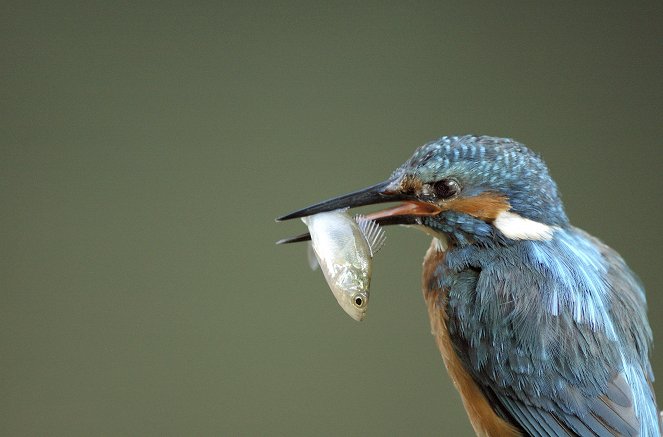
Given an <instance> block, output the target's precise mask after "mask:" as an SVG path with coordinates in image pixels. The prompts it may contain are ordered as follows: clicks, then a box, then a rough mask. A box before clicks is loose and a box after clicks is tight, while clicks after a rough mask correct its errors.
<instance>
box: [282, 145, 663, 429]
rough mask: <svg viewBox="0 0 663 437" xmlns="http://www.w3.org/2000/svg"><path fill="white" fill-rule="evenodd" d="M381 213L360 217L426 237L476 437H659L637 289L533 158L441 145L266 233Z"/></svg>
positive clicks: (440, 319)
mask: <svg viewBox="0 0 663 437" xmlns="http://www.w3.org/2000/svg"><path fill="white" fill-rule="evenodd" d="M388 202H398V204H397V205H396V206H393V207H391V208H387V209H384V210H381V211H378V212H375V213H372V214H369V215H368V216H367V217H368V218H370V219H373V220H376V221H377V222H378V223H379V224H381V225H395V224H399V225H406V226H409V227H413V228H417V229H420V230H422V231H424V232H426V233H427V234H429V235H431V236H432V237H433V239H432V242H431V245H430V247H429V248H428V251H427V252H426V255H425V258H424V263H423V280H422V288H423V295H424V300H425V302H426V305H427V308H428V316H429V318H430V324H431V331H432V333H433V336H434V338H435V341H436V344H437V346H438V348H439V350H440V352H441V355H442V359H443V361H444V364H445V367H446V369H447V372H448V374H449V376H450V377H451V379H452V381H453V383H454V386H455V387H456V389H457V390H458V392H459V393H460V396H461V398H462V401H463V405H464V407H465V410H466V411H467V414H468V417H469V419H470V422H471V424H472V427H473V428H474V431H475V432H476V434H477V435H478V436H488V437H498V436H500V437H501V436H519V435H530V436H639V437H659V436H660V435H661V428H662V426H661V420H660V418H659V413H658V408H657V405H656V399H655V394H654V390H653V386H652V384H653V381H654V375H653V371H652V367H651V364H650V362H649V350H650V348H651V346H652V332H651V328H650V327H649V323H648V320H647V308H646V306H647V304H646V299H645V292H644V288H643V286H642V284H641V282H640V281H639V279H638V278H637V276H636V275H635V274H634V273H633V272H632V271H631V269H630V268H629V267H628V266H627V265H626V263H625V262H624V260H623V259H622V257H621V256H620V255H619V254H618V253H617V252H616V251H614V250H613V249H611V248H610V247H608V246H607V245H605V244H604V243H602V242H601V241H600V240H598V239H597V238H595V237H593V236H591V235H590V234H588V233H586V232H584V231H582V230H581V229H578V228H576V227H574V226H573V225H571V223H570V222H569V219H568V217H567V216H566V213H565V211H564V207H563V205H562V201H561V200H560V194H559V191H558V189H557V185H556V184H555V182H554V181H553V179H552V178H551V177H550V175H549V172H548V168H547V167H546V165H545V163H544V161H543V160H542V159H541V158H540V156H538V155H537V154H536V153H534V152H532V151H531V150H530V149H528V148H527V147H526V146H524V145H523V144H521V143H519V142H517V141H514V140H512V139H508V138H497V137H490V136H474V135H466V136H445V137H442V138H439V139H437V140H435V141H432V142H429V143H427V144H424V145H423V146H421V147H419V148H418V149H417V150H416V151H415V152H414V154H413V155H412V157H411V158H410V159H409V160H407V161H406V162H405V163H404V164H403V165H402V166H400V167H399V168H398V169H396V171H394V172H393V173H392V174H391V176H390V177H389V178H388V179H387V180H386V181H384V182H381V183H378V184H376V185H373V186H370V187H368V188H365V189H362V190H359V191H356V192H353V193H350V194H346V195H342V196H339V197H336V198H333V199H330V200H326V201H323V202H320V203H317V204H314V205H312V206H309V207H306V208H303V209H301V210H298V211H295V212H293V213H291V214H288V215H285V216H283V217H280V218H279V219H277V220H279V221H282V220H289V219H294V218H298V217H305V216H308V215H312V214H317V213H321V212H326V211H331V210H336V209H340V208H351V207H358V206H364V205H372V204H378V203H388ZM307 237H308V236H307V235H306V234H304V235H301V236H298V237H294V238H292V239H289V240H285V241H283V242H294V241H302V240H305V239H307Z"/></svg>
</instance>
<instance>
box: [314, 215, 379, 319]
mask: <svg viewBox="0 0 663 437" xmlns="http://www.w3.org/2000/svg"><path fill="white" fill-rule="evenodd" d="M302 221H303V222H304V223H305V224H306V226H308V230H309V233H310V234H311V246H310V247H312V250H309V262H310V263H311V267H313V268H315V267H316V264H319V265H320V267H321V269H322V273H323V274H324V275H325V279H326V280H327V284H328V285H329V288H331V291H332V293H334V297H335V298H336V300H337V301H338V303H339V305H340V306H341V308H343V310H344V311H345V312H346V313H348V315H349V316H350V317H352V318H353V319H355V320H357V321H361V320H362V319H363V318H364V316H365V315H366V309H367V308H368V296H369V292H368V289H369V287H370V285H371V273H372V268H373V262H372V261H373V256H374V255H375V254H376V253H377V251H378V250H380V248H381V247H382V246H383V245H384V242H385V235H384V231H383V230H382V229H381V228H380V227H379V226H378V224H377V223H375V222H374V221H372V220H369V219H367V218H365V217H362V216H356V217H355V218H354V219H353V218H352V217H351V216H350V215H349V214H348V212H347V209H343V210H337V211H332V212H323V213H320V214H316V215H312V216H309V217H304V218H302ZM311 252H313V254H311ZM316 258H317V262H316Z"/></svg>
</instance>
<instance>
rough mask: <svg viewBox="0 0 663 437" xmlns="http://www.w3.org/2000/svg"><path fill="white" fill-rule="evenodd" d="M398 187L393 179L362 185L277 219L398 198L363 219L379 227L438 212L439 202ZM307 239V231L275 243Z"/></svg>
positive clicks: (416, 219)
mask: <svg viewBox="0 0 663 437" xmlns="http://www.w3.org/2000/svg"><path fill="white" fill-rule="evenodd" d="M399 188H400V187H399V184H397V183H394V182H392V181H385V182H381V183H379V184H377V185H373V186H371V187H368V188H364V189H363V190H359V191H355V192H353V193H349V194H345V195H342V196H338V197H334V198H332V199H329V200H325V201H323V202H319V203H316V204H314V205H311V206H307V207H306V208H302V209H300V210H297V211H294V212H291V213H290V214H286V215H284V216H282V217H279V218H277V219H276V221H279V222H280V221H285V220H291V219H295V218H301V217H306V216H309V215H314V214H319V213H321V212H328V211H334V210H337V209H342V208H354V207H358V206H366V205H375V204H378V203H387V202H399V201H403V203H402V204H401V205H399V206H396V207H394V208H389V209H385V210H382V211H377V212H374V213H372V214H368V215H366V218H368V219H371V220H375V221H376V222H377V223H378V224H379V225H381V226H388V225H413V224H419V221H420V217H421V216H428V215H436V214H438V213H439V212H440V211H441V209H440V207H439V206H438V205H434V204H431V203H427V202H422V201H420V200H418V199H417V198H416V197H415V196H414V195H411V194H404V193H403V192H402V191H401V190H400V189H399ZM310 238H311V236H310V235H309V234H308V233H305V234H302V235H298V236H296V237H292V238H286V239H283V240H279V241H278V242H277V244H285V243H295V242H298V241H306V240H309V239H310Z"/></svg>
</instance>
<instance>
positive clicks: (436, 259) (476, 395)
mask: <svg viewBox="0 0 663 437" xmlns="http://www.w3.org/2000/svg"><path fill="white" fill-rule="evenodd" d="M436 246H437V245H436V244H435V240H433V243H431V246H430V248H429V249H428V252H426V258H425V259H424V275H423V292H424V299H425V300H426V305H427V307H428V316H429V318H430V325H431V333H432V334H433V336H434V337H435V342H436V343H437V347H438V348H439V349H440V353H441V354H442V359H443V360H444V365H445V367H446V368H447V372H448V373H449V376H450V377H451V380H452V381H453V383H454V386H456V389H457V390H458V392H459V393H460V396H461V398H462V400H463V405H464V406H465V410H466V411H467V415H468V416H469V418H470V422H472V427H473V428H474V431H475V432H476V433H477V435H478V436H485V437H510V436H518V435H520V433H519V432H518V431H517V430H516V429H515V428H514V427H513V426H511V425H510V424H509V423H508V422H506V421H505V420H504V419H502V418H501V417H499V416H498V415H497V414H495V411H494V410H493V408H492V407H491V406H490V404H489V403H488V401H487V400H486V397H485V396H484V395H483V393H482V392H481V390H480V389H479V387H478V386H477V385H476V383H475V382H474V380H473V379H472V377H471V376H470V375H469V374H468V373H467V371H466V370H465V368H464V366H463V364H462V363H461V361H460V360H459V359H458V356H457V355H456V353H455V352H454V350H453V346H452V344H451V339H450V338H449V331H448V330H447V314H446V312H445V307H446V299H447V290H445V289H442V288H428V286H429V284H431V283H433V282H434V281H431V280H430V279H431V278H432V277H433V274H434V272H435V267H436V266H437V265H439V264H440V263H441V262H442V261H443V260H444V252H441V251H438V250H437V248H436Z"/></svg>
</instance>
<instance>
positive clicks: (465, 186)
mask: <svg viewBox="0 0 663 437" xmlns="http://www.w3.org/2000/svg"><path fill="white" fill-rule="evenodd" d="M385 202H402V203H401V204H400V205H398V206H395V207H393V208H389V209H385V210H382V211H378V212H375V213H373V214H369V215H368V218H372V219H375V220H377V221H378V223H381V224H383V225H391V224H403V225H413V226H419V227H421V228H422V230H424V231H426V232H428V233H431V234H433V235H438V236H445V237H447V238H448V239H450V240H451V242H452V243H453V244H457V245H464V244H468V243H472V242H477V241H478V242H484V243H490V242H497V241H499V242H502V243H504V244H508V243H509V242H511V241H517V240H525V239H527V240H542V239H548V238H550V236H551V235H552V230H553V229H554V227H556V226H563V225H564V224H566V223H567V218H566V215H565V213H564V209H563V207H562V203H561V201H560V198H559V194H558V192H557V187H556V185H555V183H554V181H553V180H552V179H551V178H550V176H549V174H548V169H547V168H546V165H545V164H544V162H543V161H542V160H541V158H539V156H537V155H536V154H535V153H533V152H532V151H530V150H529V149H528V148H527V147H525V146H524V145H522V144H520V143H518V142H516V141H513V140H511V139H505V138H495V137H486V136H480V137H476V136H470V135H468V136H463V137H442V138H440V139H438V140H436V141H433V142H430V143H427V144H425V145H423V146H421V147H419V148H418V149H417V150H416V151H415V152H414V154H413V155H412V157H411V158H410V159H409V160H408V161H406V162H405V163H404V164H403V165H402V166H400V167H399V168H398V169H396V171H394V173H393V174H392V175H391V177H389V178H388V179H387V180H386V181H384V182H381V183H379V184H377V185H373V186H371V187H368V188H365V189H363V190H360V191H356V192H354V193H350V194H346V195H343V196H339V197H336V198H333V199H330V200H326V201H324V202H320V203H317V204H315V205H312V206H309V207H307V208H304V209H301V210H298V211H295V212H293V213H291V214H288V215H285V216H283V217H280V218H279V219H278V220H288V219H293V218H297V217H304V216H308V215H312V214H317V213H320V212H324V211H330V210H335V209H339V208H347V207H357V206H363V205H371V204H377V203H385Z"/></svg>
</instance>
